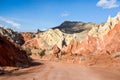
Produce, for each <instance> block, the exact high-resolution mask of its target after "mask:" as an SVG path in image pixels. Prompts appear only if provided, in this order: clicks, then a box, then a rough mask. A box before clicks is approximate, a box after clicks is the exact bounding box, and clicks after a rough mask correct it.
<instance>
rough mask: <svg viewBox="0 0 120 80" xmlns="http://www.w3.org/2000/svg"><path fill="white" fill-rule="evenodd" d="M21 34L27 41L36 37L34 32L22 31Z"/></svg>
mask: <svg viewBox="0 0 120 80" xmlns="http://www.w3.org/2000/svg"><path fill="white" fill-rule="evenodd" d="M21 35H22V37H23V39H24V41H25V42H27V41H29V40H31V39H32V38H34V37H35V35H34V33H29V32H22V33H21Z"/></svg>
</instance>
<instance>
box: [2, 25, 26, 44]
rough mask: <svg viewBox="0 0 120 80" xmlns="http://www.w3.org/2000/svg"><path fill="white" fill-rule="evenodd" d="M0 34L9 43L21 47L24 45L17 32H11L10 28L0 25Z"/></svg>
mask: <svg viewBox="0 0 120 80" xmlns="http://www.w3.org/2000/svg"><path fill="white" fill-rule="evenodd" d="M0 34H1V35H3V36H6V37H7V38H8V39H9V40H10V41H11V42H13V43H16V44H19V45H22V44H24V40H23V37H22V36H21V34H19V33H18V32H15V31H13V30H12V29H10V28H7V27H4V26H2V25H0Z"/></svg>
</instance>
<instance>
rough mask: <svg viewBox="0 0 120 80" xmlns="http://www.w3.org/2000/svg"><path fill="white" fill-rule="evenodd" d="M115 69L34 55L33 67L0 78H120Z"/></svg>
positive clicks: (63, 79)
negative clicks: (44, 58) (43, 58)
mask: <svg viewBox="0 0 120 80" xmlns="http://www.w3.org/2000/svg"><path fill="white" fill-rule="evenodd" d="M113 69H115V67H114V68H111V69H109V68H108V69H107V68H100V67H90V66H89V67H88V66H87V67H86V66H81V65H79V64H71V63H61V62H50V61H47V60H40V59H39V58H35V57H34V62H33V63H32V66H31V67H29V68H23V69H19V70H16V71H14V72H12V73H7V74H4V75H1V76H0V80H120V71H118V70H113Z"/></svg>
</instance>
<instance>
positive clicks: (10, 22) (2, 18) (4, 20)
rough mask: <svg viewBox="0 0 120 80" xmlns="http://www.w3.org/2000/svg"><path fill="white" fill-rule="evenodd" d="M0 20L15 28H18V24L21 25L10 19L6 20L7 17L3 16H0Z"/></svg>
mask: <svg viewBox="0 0 120 80" xmlns="http://www.w3.org/2000/svg"><path fill="white" fill-rule="evenodd" d="M0 21H3V22H6V23H8V24H11V25H12V26H13V27H15V28H20V25H21V24H19V23H16V22H14V21H12V20H8V19H6V18H4V17H0Z"/></svg>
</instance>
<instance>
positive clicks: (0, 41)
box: [0, 35, 30, 67]
mask: <svg viewBox="0 0 120 80" xmlns="http://www.w3.org/2000/svg"><path fill="white" fill-rule="evenodd" d="M29 64H30V61H29V58H28V56H27V54H26V52H25V51H23V50H22V49H20V48H19V47H17V46H15V45H14V44H13V43H12V42H10V41H9V40H8V39H7V37H4V36H2V35H0V66H23V67H25V66H28V65H29Z"/></svg>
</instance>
